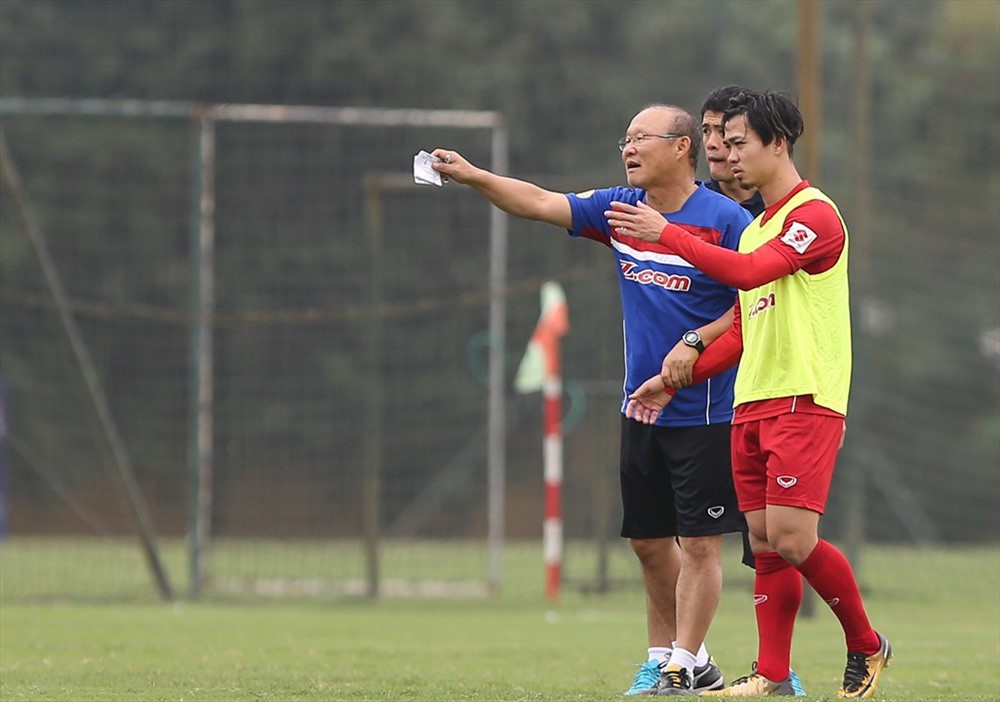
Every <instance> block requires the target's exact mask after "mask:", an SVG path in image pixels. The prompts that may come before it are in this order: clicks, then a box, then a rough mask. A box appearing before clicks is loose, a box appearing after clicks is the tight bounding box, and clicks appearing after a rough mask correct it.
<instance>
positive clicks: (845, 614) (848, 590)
mask: <svg viewBox="0 0 1000 702" xmlns="http://www.w3.org/2000/svg"><path fill="white" fill-rule="evenodd" d="M798 570H799V572H800V573H802V575H803V576H804V577H805V579H806V580H808V581H809V584H810V585H812V587H813V589H814V590H815V591H816V593H817V594H818V595H819V596H820V597H822V598H823V599H824V600H825V601H826V603H827V604H828V605H830V609H832V610H833V613H834V614H836V615H837V619H839V620H840V625H841V626H842V627H843V628H844V638H845V639H846V640H847V650H848V651H860V652H861V653H864V654H866V655H871V654H873V653H875V652H876V651H878V649H879V645H880V644H879V640H878V634H876V633H875V630H874V629H872V625H871V623H870V622H869V621H868V615H867V614H866V613H865V605H864V602H862V601H861V591H860V590H858V582H857V580H855V579H854V571H853V570H852V569H851V564H850V563H849V562H848V560H847V558H846V557H845V556H844V554H843V553H841V552H840V551H839V550H838V549H837V547H836V546H834V545H833V544H831V543H829V542H827V541H823V540H822V539H820V540H819V543H818V544H816V548H814V549H813V552H812V553H810V554H809V557H808V558H806V559H805V560H804V561H803V562H802V563H801V564H800V565H799V566H798Z"/></svg>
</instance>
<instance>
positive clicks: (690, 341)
mask: <svg viewBox="0 0 1000 702" xmlns="http://www.w3.org/2000/svg"><path fill="white" fill-rule="evenodd" d="M681 341H683V342H684V343H685V344H686V345H687V346H690V347H691V348H693V349H696V350H697V351H698V353H704V351H705V344H704V343H703V342H702V340H701V334H699V333H698V332H696V331H694V330H693V329H692V330H691V331H686V332H684V336H682V337H681Z"/></svg>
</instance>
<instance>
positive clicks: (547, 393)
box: [542, 337, 563, 600]
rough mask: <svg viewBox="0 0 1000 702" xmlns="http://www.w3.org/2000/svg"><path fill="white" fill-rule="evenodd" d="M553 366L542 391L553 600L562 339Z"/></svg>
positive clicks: (557, 570)
mask: <svg viewBox="0 0 1000 702" xmlns="http://www.w3.org/2000/svg"><path fill="white" fill-rule="evenodd" d="M553 347H554V348H553V349H552V352H553V355H554V357H555V358H554V359H553V363H551V364H546V365H551V366H553V367H552V368H551V370H550V371H549V372H547V373H546V378H545V385H544V386H543V388H542V399H543V402H544V405H545V438H544V440H543V445H542V450H543V454H544V468H545V522H544V526H543V531H542V534H543V538H542V550H543V553H544V556H545V595H546V597H548V598H549V599H550V600H555V599H557V598H558V597H559V588H560V585H561V583H562V552H563V522H562V480H563V437H562V373H561V365H562V364H561V361H560V357H559V339H558V337H557V338H556V339H555V340H554V342H553Z"/></svg>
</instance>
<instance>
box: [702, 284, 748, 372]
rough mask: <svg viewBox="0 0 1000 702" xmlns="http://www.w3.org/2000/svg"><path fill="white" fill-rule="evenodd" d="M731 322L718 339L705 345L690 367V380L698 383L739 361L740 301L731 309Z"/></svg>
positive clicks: (741, 343) (740, 354)
mask: <svg viewBox="0 0 1000 702" xmlns="http://www.w3.org/2000/svg"><path fill="white" fill-rule="evenodd" d="M733 312H734V314H733V323H732V325H731V326H730V327H729V329H727V330H726V331H725V333H724V334H723V335H722V336H720V337H719V338H718V339H716V340H715V341H713V342H712V343H711V344H709V345H708V346H707V347H705V351H704V353H702V354H701V355H700V356H698V360H697V361H695V364H694V368H692V369H691V375H692V378H691V382H692V383H700V382H702V381H704V380H708V379H709V378H711V377H712V376H714V375H718V374H719V373H721V372H722V371H724V370H727V369H728V368H732V367H733V366H735V365H736V364H737V363H739V362H740V356H742V355H743V321H742V318H741V317H740V301H739V300H737V301H736V305H735V309H734V310H733Z"/></svg>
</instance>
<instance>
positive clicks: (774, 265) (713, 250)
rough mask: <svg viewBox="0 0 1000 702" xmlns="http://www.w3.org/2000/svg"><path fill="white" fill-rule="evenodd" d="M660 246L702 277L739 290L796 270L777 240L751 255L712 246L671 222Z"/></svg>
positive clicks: (666, 226) (663, 233)
mask: <svg viewBox="0 0 1000 702" xmlns="http://www.w3.org/2000/svg"><path fill="white" fill-rule="evenodd" d="M660 244H662V245H663V246H666V247H668V248H670V249H672V250H673V251H675V252H676V253H677V254H678V255H680V257H681V258H683V259H684V260H685V261H687V262H688V263H690V264H691V265H693V266H694V267H695V268H698V269H699V270H700V271H702V272H703V273H705V274H707V275H709V276H711V277H712V278H715V279H716V280H718V281H719V282H721V283H725V284H726V285H732V286H733V287H736V288H739V289H740V290H749V289H751V288H756V287H758V286H760V285H763V284H764V283H770V282H771V281H772V280H777V279H778V278H781V277H783V276H786V275H789V274H791V273H794V272H795V270H796V266H795V265H794V264H793V263H792V261H790V260H789V258H788V257H787V256H786V255H785V253H784V252H783V251H782V250H781V249H779V248H778V246H780V245H781V244H780V242H778V241H777V240H776V239H772V240H771V241H769V242H767V243H766V244H764V245H763V246H761V247H760V248H758V249H757V250H755V251H751V252H750V253H740V252H738V251H733V250H731V249H727V248H723V247H722V246H714V245H712V244H709V243H708V242H707V241H703V240H701V239H699V238H698V237H695V236H691V235H690V234H689V233H688V232H686V231H685V230H684V229H681V228H680V227H678V226H677V225H676V224H671V223H670V222H668V223H667V224H666V225H664V227H663V230H662V231H661V232H660Z"/></svg>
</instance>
